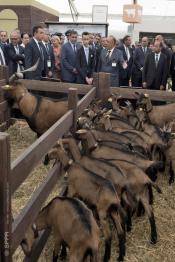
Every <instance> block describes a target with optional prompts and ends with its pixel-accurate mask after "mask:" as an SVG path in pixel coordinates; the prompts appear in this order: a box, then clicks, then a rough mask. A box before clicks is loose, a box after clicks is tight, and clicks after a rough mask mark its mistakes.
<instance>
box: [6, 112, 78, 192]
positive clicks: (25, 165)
mask: <svg viewBox="0 0 175 262" xmlns="http://www.w3.org/2000/svg"><path fill="white" fill-rule="evenodd" d="M72 122H73V111H72V110H69V111H68V112H67V113H66V114H65V115H64V116H63V117H62V118H60V119H59V120H58V121H57V122H56V123H55V124H54V125H53V126H52V127H50V128H49V129H48V130H47V131H46V132H45V133H44V134H43V135H42V136H41V137H40V138H38V139H37V140H36V141H35V142H34V143H33V144H32V145H31V146H30V147H29V148H27V149H26V150H25V151H24V152H23V154H22V155H21V156H19V157H18V158H17V159H16V160H15V161H13V162H12V165H11V179H12V189H11V192H12V194H13V193H14V192H15V190H16V189H17V188H18V187H19V186H20V185H21V183H22V182H23V181H24V180H25V179H26V178H27V176H28V175H29V174H30V172H31V171H32V169H33V168H34V167H35V166H36V165H37V164H38V162H39V161H40V160H41V158H42V157H43V156H44V155H45V154H46V153H47V152H48V150H49V149H50V148H51V147H52V146H53V145H54V144H55V142H56V141H57V140H58V138H59V137H61V136H62V135H64V134H65V133H66V132H68V131H69V129H70V127H71V126H72Z"/></svg>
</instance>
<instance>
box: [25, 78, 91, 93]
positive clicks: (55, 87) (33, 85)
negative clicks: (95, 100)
mask: <svg viewBox="0 0 175 262" xmlns="http://www.w3.org/2000/svg"><path fill="white" fill-rule="evenodd" d="M20 82H21V83H23V84H24V85H25V86H26V87H27V89H30V90H37V91H46V92H59V93H68V90H69V88H72V87H74V88H77V90H78V94H86V93H87V92H88V91H89V90H90V89H91V88H92V86H88V85H82V84H71V83H64V82H51V81H50V82H48V81H38V80H27V79H23V80H20Z"/></svg>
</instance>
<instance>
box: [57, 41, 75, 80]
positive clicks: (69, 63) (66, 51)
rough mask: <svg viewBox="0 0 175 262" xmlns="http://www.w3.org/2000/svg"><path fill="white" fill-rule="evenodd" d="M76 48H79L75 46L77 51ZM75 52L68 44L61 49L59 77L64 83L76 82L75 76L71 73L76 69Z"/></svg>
mask: <svg viewBox="0 0 175 262" xmlns="http://www.w3.org/2000/svg"><path fill="white" fill-rule="evenodd" d="M78 48H79V46H78V45H77V44H76V49H77V51H78ZM77 51H76V52H77ZM76 52H74V51H73V48H72V46H71V44H70V43H69V42H67V43H65V44H64V45H63V46H62V48H61V77H62V80H63V81H65V82H70V83H75V82H76V77H77V75H76V74H75V73H73V69H74V68H76Z"/></svg>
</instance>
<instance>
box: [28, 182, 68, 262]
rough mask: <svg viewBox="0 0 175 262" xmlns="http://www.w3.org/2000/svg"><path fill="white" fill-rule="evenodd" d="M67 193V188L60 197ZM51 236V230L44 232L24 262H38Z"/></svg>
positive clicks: (64, 188)
mask: <svg viewBox="0 0 175 262" xmlns="http://www.w3.org/2000/svg"><path fill="white" fill-rule="evenodd" d="M65 192H66V186H64V187H63V189H62V192H61V193H60V195H59V196H63V195H64V194H65ZM49 235H50V230H48V229H46V230H43V231H42V232H41V233H40V234H39V238H38V239H37V240H36V242H35V243H34V246H33V247H32V251H31V253H30V256H26V257H25V258H24V260H23V262H33V261H37V259H38V258H39V256H40V254H41V252H42V250H43V248H44V246H45V244H46V242H47V239H48V237H49Z"/></svg>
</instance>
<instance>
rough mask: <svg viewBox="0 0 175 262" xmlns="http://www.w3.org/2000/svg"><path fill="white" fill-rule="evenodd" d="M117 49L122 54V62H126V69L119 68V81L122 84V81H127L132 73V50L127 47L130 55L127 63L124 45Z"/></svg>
mask: <svg viewBox="0 0 175 262" xmlns="http://www.w3.org/2000/svg"><path fill="white" fill-rule="evenodd" d="M118 49H119V50H120V51H121V52H122V54H123V58H124V60H125V61H126V62H127V64H128V67H127V69H123V68H122V67H120V79H121V82H122V79H128V80H129V78H130V77H131V72H132V65H133V49H132V48H131V47H129V53H130V58H129V61H128V59H127V55H126V52H125V47H124V45H121V46H119V47H118Z"/></svg>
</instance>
